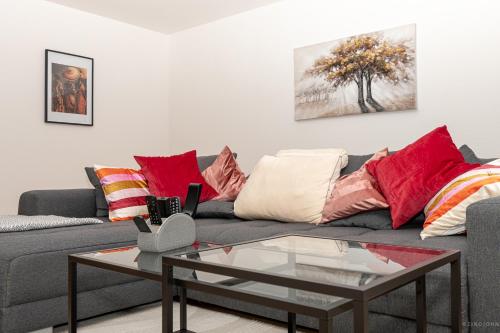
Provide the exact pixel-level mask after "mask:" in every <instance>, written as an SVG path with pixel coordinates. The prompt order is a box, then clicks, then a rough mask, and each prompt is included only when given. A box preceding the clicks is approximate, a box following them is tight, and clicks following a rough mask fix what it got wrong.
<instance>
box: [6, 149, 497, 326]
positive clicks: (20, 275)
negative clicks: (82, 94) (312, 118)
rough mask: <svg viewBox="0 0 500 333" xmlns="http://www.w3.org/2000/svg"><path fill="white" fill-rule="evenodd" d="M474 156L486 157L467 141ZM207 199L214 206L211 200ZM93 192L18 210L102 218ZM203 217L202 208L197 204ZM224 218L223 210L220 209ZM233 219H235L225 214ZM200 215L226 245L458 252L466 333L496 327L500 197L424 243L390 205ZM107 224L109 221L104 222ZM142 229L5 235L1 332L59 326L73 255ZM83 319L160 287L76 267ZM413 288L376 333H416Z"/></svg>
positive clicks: (31, 201)
mask: <svg viewBox="0 0 500 333" xmlns="http://www.w3.org/2000/svg"><path fill="white" fill-rule="evenodd" d="M461 150H462V153H463V154H464V156H465V157H466V159H467V160H468V161H471V162H483V163H484V162H485V160H479V159H477V158H476V157H475V155H474V154H473V152H472V151H470V149H468V148H467V147H462V148H461ZM369 156H370V155H366V156H349V165H348V167H347V168H346V169H344V170H343V173H344V174H346V173H350V172H352V171H354V170H356V169H358V168H359V167H360V166H361V164H362V163H363V162H364V161H366V159H367V158H368V157H369ZM207 205H210V203H208V204H207ZM96 211H97V210H96V191H95V190H94V189H75V190H45V191H30V192H26V193H24V194H23V195H22V196H21V198H20V205H19V214H23V215H49V214H55V215H61V216H71V217H90V216H96ZM201 212H202V213H201V216H208V215H204V214H203V207H201ZM220 216H224V215H223V214H222V215H220ZM227 217H230V216H227ZM227 217H226V218H223V217H218V218H215V217H212V218H206V217H205V218H202V217H200V218H197V219H196V225H197V238H198V239H199V240H204V241H211V242H214V243H220V244H227V243H232V242H239V241H245V240H251V239H256V238H263V237H268V236H273V235H279V234H287V233H296V234H304V235H320V236H326V237H332V238H341V239H346V240H355V241H369V242H384V243H392V244H404V245H414V246H419V247H427V248H446V249H448V248H453V249H459V250H461V251H462V289H463V290H462V295H463V318H464V332H473V333H474V332H500V301H499V300H500V288H499V287H500V198H494V199H489V200H485V201H481V202H478V203H476V204H473V205H472V206H470V207H469V208H468V210H467V230H468V234H467V236H465V235H459V236H449V237H440V238H430V239H427V240H425V241H422V240H420V238H419V232H420V229H421V223H422V216H418V217H416V218H415V219H414V221H412V223H410V224H409V225H408V226H407V227H405V228H403V229H400V230H390V229H388V228H387V226H389V225H390V215H389V214H388V212H387V211H379V212H369V213H363V214H359V215H357V216H354V217H351V218H347V219H345V220H341V221H338V222H336V223H330V224H326V225H324V226H314V225H311V224H307V223H280V222H276V221H243V220H240V219H237V218H234V217H233V218H227ZM103 219H104V220H106V219H105V218H103ZM136 239H137V230H136V228H135V225H134V224H133V223H132V222H129V221H126V222H119V223H103V224H99V225H90V226H89V225H87V226H74V227H63V228H55V229H48V230H38V231H26V232H15V233H3V234H2V233H0V332H2V333H14V332H28V331H32V330H37V329H41V328H44V327H50V326H56V325H59V324H63V323H65V322H66V320H67V307H66V286H67V282H66V272H67V267H66V265H67V255H68V254H70V253H77V252H84V251H90V250H96V249H103V248H111V247H119V246H126V245H132V244H134V243H135V242H136ZM78 274H79V277H81V278H79V281H80V283H79V291H78V292H79V294H78V298H79V318H88V317H91V316H95V315H99V314H103V313H106V312H110V311H115V310H119V309H124V308H128V307H132V306H136V305H140V304H145V303H149V302H154V301H158V300H160V298H161V295H160V285H159V284H158V283H156V282H150V281H144V280H141V279H138V278H135V277H130V276H126V275H122V274H119V273H113V272H108V271H104V270H100V269H95V268H90V267H81V268H80V269H79V272H78ZM414 294H415V286H414V285H413V284H410V285H407V286H405V287H403V288H400V289H398V290H395V291H393V292H391V293H390V294H388V295H386V296H384V297H381V298H378V299H376V300H374V301H373V302H372V303H371V304H370V317H369V321H370V332H414V331H415V329H416V328H415V327H416V326H415V322H414V319H415V297H414ZM449 295H450V290H449V268H448V267H446V268H443V269H440V270H437V271H435V272H433V273H432V274H430V275H428V278H427V296H428V300H427V302H428V321H429V332H433V333H437V332H449V331H450V329H449V325H448V323H449V321H450V317H449ZM188 296H189V297H190V298H191V299H193V300H198V301H202V302H207V303H212V304H217V305H220V306H223V307H227V308H230V309H237V310H241V311H244V312H248V313H251V314H256V315H260V316H265V317H268V318H273V319H278V320H285V319H286V314H285V313H284V312H281V311H277V310H273V309H270V308H265V307H260V306H254V305H251V304H246V303H241V302H236V301H230V300H227V299H222V298H214V297H208V296H207V295H203V294H200V293H189V295H188ZM351 321H352V314H351V313H349V312H347V313H345V314H343V315H341V316H339V317H337V318H335V320H334V325H335V331H336V332H351V331H352V322H351ZM298 324H299V325H304V326H307V327H312V328H314V327H315V326H316V322H315V321H314V320H313V319H311V318H308V317H303V316H299V317H298Z"/></svg>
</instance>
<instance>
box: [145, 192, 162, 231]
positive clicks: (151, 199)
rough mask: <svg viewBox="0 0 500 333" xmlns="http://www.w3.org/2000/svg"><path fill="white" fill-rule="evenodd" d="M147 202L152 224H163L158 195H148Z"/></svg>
mask: <svg viewBox="0 0 500 333" xmlns="http://www.w3.org/2000/svg"><path fill="white" fill-rule="evenodd" d="M146 204H147V205H148V212H149V220H150V221H151V224H157V225H161V223H162V221H161V215H160V210H159V209H158V201H157V200H156V197H155V196H154V195H148V196H147V197H146Z"/></svg>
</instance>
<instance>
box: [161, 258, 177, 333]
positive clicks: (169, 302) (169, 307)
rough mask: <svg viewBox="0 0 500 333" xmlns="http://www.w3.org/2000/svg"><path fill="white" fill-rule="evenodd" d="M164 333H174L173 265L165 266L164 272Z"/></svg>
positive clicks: (162, 285) (162, 284)
mask: <svg viewBox="0 0 500 333" xmlns="http://www.w3.org/2000/svg"><path fill="white" fill-rule="evenodd" d="M161 287H162V296H163V297H162V298H163V299H162V325H161V326H162V332H163V333H173V331H174V270H173V267H172V266H171V265H163V272H162V283H161Z"/></svg>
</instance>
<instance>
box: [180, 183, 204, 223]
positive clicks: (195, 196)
mask: <svg viewBox="0 0 500 333" xmlns="http://www.w3.org/2000/svg"><path fill="white" fill-rule="evenodd" d="M201 190H202V185H201V184H195V183H192V184H189V188H188V193H187V196H186V202H185V204H184V211H183V213H184V214H187V215H189V216H191V217H192V218H194V217H195V215H196V210H197V209H198V203H199V202H200V196H201Z"/></svg>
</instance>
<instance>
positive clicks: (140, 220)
mask: <svg viewBox="0 0 500 333" xmlns="http://www.w3.org/2000/svg"><path fill="white" fill-rule="evenodd" d="M134 223H135V225H136V226H137V229H139V231H140V232H151V229H150V228H149V226H148V224H147V223H146V220H145V219H144V217H142V216H136V217H134Z"/></svg>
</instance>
